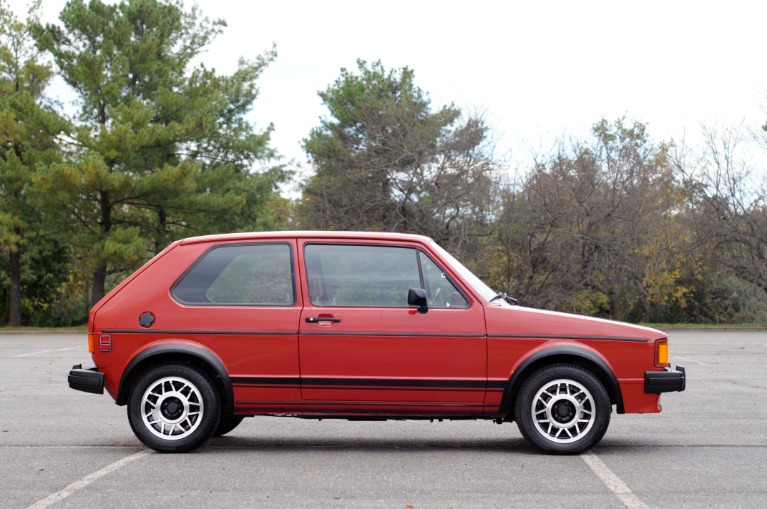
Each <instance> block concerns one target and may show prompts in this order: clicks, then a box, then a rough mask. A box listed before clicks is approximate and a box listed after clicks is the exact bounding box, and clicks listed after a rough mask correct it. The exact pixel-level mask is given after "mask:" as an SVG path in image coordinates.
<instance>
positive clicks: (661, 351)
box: [655, 339, 668, 366]
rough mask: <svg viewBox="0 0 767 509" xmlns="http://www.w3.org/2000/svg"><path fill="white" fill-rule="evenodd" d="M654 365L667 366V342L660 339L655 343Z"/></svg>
mask: <svg viewBox="0 0 767 509" xmlns="http://www.w3.org/2000/svg"><path fill="white" fill-rule="evenodd" d="M655 365H656V366H668V340H667V339H661V340H659V341H656V342H655Z"/></svg>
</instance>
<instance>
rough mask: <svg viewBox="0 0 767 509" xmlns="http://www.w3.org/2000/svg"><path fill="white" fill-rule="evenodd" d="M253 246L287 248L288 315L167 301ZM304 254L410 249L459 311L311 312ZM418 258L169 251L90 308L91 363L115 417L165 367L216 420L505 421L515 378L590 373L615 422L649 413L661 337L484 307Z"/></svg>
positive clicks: (295, 247) (329, 239)
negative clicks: (208, 400) (210, 260)
mask: <svg viewBox="0 0 767 509" xmlns="http://www.w3.org/2000/svg"><path fill="white" fill-rule="evenodd" d="M254 243H255V244H257V243H276V244H284V245H287V246H289V248H290V252H291V257H292V271H293V284H294V286H295V288H294V290H295V291H294V302H293V303H292V304H291V305H285V306H248V305H242V306H233V305H226V306H222V305H213V304H210V305H207V304H206V305H190V304H184V303H182V302H179V301H178V300H177V299H176V298H174V296H173V295H172V292H171V288H172V287H173V285H174V284H175V283H176V282H177V281H178V280H179V278H180V277H181V276H182V275H183V274H184V273H185V272H186V271H187V269H188V268H189V267H190V266H193V265H194V264H195V262H196V261H197V260H199V259H200V257H201V256H203V255H204V254H205V253H206V252H208V251H209V250H210V249H211V248H214V247H215V246H222V245H229V246H233V245H248V244H254ZM311 244H352V245H357V244H364V245H394V246H399V247H410V248H415V249H416V250H418V251H421V252H423V253H425V254H426V255H427V256H428V257H430V258H431V259H432V260H433V261H434V262H436V263H437V264H439V266H440V268H441V269H442V270H443V271H444V272H445V273H446V275H447V277H449V278H450V280H451V281H452V282H453V283H454V284H455V286H456V287H457V288H458V289H459V290H460V292H461V293H463V294H464V295H465V297H466V298H467V299H468V301H469V305H468V307H467V308H465V309H460V310H457V309H429V310H428V311H427V313H425V314H422V313H419V312H418V311H417V310H416V309H414V308H407V307H396V308H387V309H370V308H366V307H333V308H329V307H323V306H315V305H314V304H313V303H312V301H311V299H310V297H309V282H308V279H307V274H306V266H305V260H304V248H305V246H307V245H311ZM431 246H432V243H431V241H430V240H429V239H427V238H425V237H419V236H412V235H397V234H367V233H366V234H361V233H360V234H349V233H346V234H337V233H318V232H285V233H280V234H234V235H221V236H213V237H202V238H191V239H186V240H183V241H178V242H175V243H174V244H172V245H170V246H169V247H168V248H166V249H165V250H164V251H163V252H162V253H161V254H160V255H158V256H156V257H155V258H154V259H152V260H151V261H149V262H148V263H147V264H146V265H144V266H143V267H142V268H141V269H140V270H139V271H137V272H136V273H135V274H134V275H132V276H131V277H130V278H128V279H126V281H124V282H123V283H122V284H121V285H119V286H118V287H117V288H116V289H115V290H113V291H112V292H110V294H108V295H107V296H106V297H105V298H104V299H102V301H101V302H99V304H98V305H97V306H95V307H94V308H93V310H92V311H91V314H90V320H89V333H90V334H91V335H92V336H93V342H94V344H95V348H94V350H95V351H94V352H93V360H94V362H95V364H96V367H97V368H98V371H99V372H100V373H103V374H104V377H103V386H104V388H105V389H106V391H107V392H108V393H109V394H110V395H111V396H112V397H113V398H114V399H115V400H116V402H117V403H118V404H125V403H126V402H127V398H128V394H129V392H130V389H131V386H132V384H133V383H134V382H135V380H137V377H138V376H139V375H140V374H141V373H142V372H143V371H146V369H148V368H149V367H151V366H154V365H157V364H161V363H163V362H166V361H169V360H173V361H179V360H182V361H184V362H188V363H190V364H194V365H196V366H198V367H199V368H200V369H201V370H203V371H204V372H205V373H207V374H208V375H209V376H210V378H211V379H212V380H214V383H215V385H216V387H217V389H218V391H219V392H220V394H221V397H222V408H223V412H224V414H225V415H232V414H236V415H290V416H299V417H312V416H324V417H329V416H337V417H347V418H348V417H361V418H363V417H370V418H375V417H396V418H405V417H407V418H432V417H448V418H491V419H498V420H513V419H514V411H513V409H514V400H515V398H516V394H517V392H518V390H519V388H520V386H521V384H522V383H523V382H524V380H525V378H526V376H527V375H529V374H530V373H532V372H534V371H535V370H537V369H539V368H541V367H542V366H545V365H549V364H553V363H569V364H575V365H579V366H582V367H585V368H587V369H588V370H589V371H591V372H593V373H594V374H595V375H596V376H597V377H598V378H599V380H600V381H601V382H602V384H603V385H604V386H605V388H606V390H607V392H608V394H609V397H610V401H611V403H612V404H613V405H615V406H616V408H617V411H618V412H619V413H623V412H629V413H634V412H639V413H651V412H659V411H660V403H659V394H658V393H649V392H646V390H645V376H646V373H647V372H652V371H657V372H663V371H664V369H665V368H666V365H656V363H655V359H656V348H657V343H658V342H659V341H664V340H666V335H665V334H664V333H662V332H660V331H657V330H654V329H650V328H645V327H639V326H636V325H629V324H622V323H617V322H611V321H607V320H600V319H594V318H587V317H581V316H574V315H568V314H563V313H556V312H550V311H541V310H534V309H530V308H525V307H521V306H511V305H509V304H507V303H505V302H503V301H501V300H498V301H495V302H490V301H489V300H488V299H485V298H483V297H482V296H481V295H479V294H478V293H477V292H476V291H475V290H474V289H473V288H472V287H471V286H470V285H469V284H467V283H466V282H465V281H464V280H463V279H462V278H461V277H460V275H459V274H458V273H456V272H455V271H454V270H453V269H452V268H451V266H450V264H449V263H448V262H447V261H446V260H444V259H443V258H442V257H441V256H440V253H439V252H438V251H436V250H434V249H432V247H431ZM145 313H150V314H151V317H152V323H151V325H150V326H148V327H146V326H143V325H141V324H140V323H139V317H140V316H142V315H143V314H145ZM338 317H340V318H338ZM341 318H343V321H340V322H333V321H332V320H341ZM311 320H320V321H319V322H317V321H314V322H312V321H311ZM427 320H428V324H429V326H428V327H425V326H424V323H426V321H427ZM102 350H104V351H102Z"/></svg>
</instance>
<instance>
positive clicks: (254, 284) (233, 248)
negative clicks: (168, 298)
mask: <svg viewBox="0 0 767 509" xmlns="http://www.w3.org/2000/svg"><path fill="white" fill-rule="evenodd" d="M293 280H294V278H293V256H292V252H291V249H290V246H289V245H288V244H249V245H226V246H217V247H214V248H212V249H210V250H209V251H208V252H206V253H205V254H204V255H203V256H202V257H201V258H200V259H199V260H198V261H197V262H196V263H195V264H194V265H193V266H192V267H191V268H190V269H189V270H188V271H187V272H186V273H184V275H183V276H181V278H180V279H179V280H178V281H177V282H176V284H175V285H173V288H172V289H171V294H172V295H173V297H174V298H175V299H176V300H178V301H179V302H182V303H184V304H201V305H206V304H207V305H229V306H243V305H245V306H291V305H293V304H294V303H295V301H296V296H295V285H294V284H293Z"/></svg>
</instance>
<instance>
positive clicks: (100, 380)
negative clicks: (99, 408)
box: [69, 364, 104, 394]
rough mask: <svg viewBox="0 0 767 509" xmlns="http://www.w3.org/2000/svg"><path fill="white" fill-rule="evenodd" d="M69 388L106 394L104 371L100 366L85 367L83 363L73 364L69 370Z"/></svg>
mask: <svg viewBox="0 0 767 509" xmlns="http://www.w3.org/2000/svg"><path fill="white" fill-rule="evenodd" d="M69 388H70V389H74V390H76V391H83V392H90V393H93V394H104V373H99V372H98V368H96V367H93V368H85V369H83V365H82V364H76V365H74V366H72V370H71V371H70V372H69Z"/></svg>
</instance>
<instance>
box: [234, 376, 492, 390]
mask: <svg viewBox="0 0 767 509" xmlns="http://www.w3.org/2000/svg"><path fill="white" fill-rule="evenodd" d="M231 381H232V384H237V385H258V386H262V385H268V386H286V385H287V386H291V385H292V386H298V385H302V386H304V387H306V386H312V387H328V386H336V387H349V388H353V387H360V388H361V387H365V388H376V387H378V388H400V387H409V388H445V389H463V390H485V389H486V388H487V387H489V386H490V387H493V388H502V387H505V382H487V381H486V380H423V379H407V380H388V379H377V378H296V377H290V378H279V377H249V376H235V377H232V378H231Z"/></svg>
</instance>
